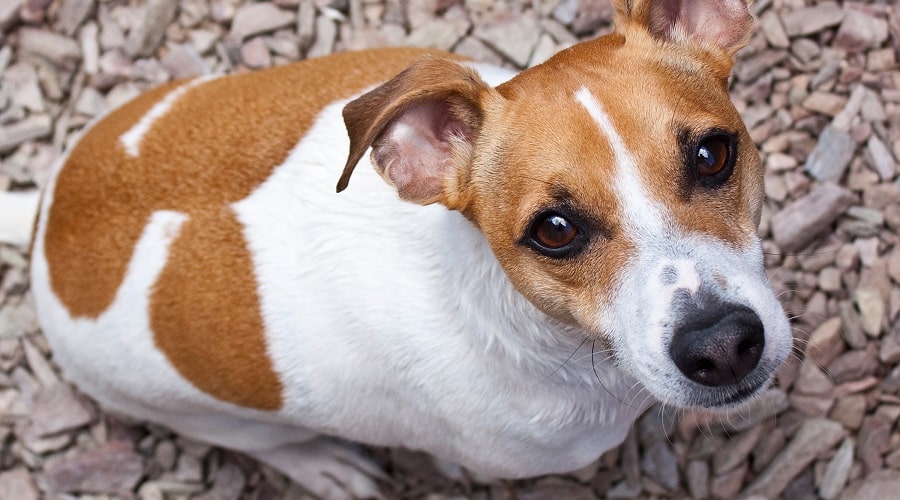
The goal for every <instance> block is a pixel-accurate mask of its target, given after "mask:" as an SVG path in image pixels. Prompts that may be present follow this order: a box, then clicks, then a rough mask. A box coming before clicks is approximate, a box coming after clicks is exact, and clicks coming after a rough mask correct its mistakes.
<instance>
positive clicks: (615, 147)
mask: <svg viewBox="0 0 900 500" xmlns="http://www.w3.org/2000/svg"><path fill="white" fill-rule="evenodd" d="M575 100H576V101H578V102H579V103H580V104H581V105H582V106H584V109H586V110H587V112H588V114H590V115H591V118H593V119H594V121H595V122H597V126H598V127H599V128H600V130H601V131H602V132H603V135H604V136H605V137H606V140H607V141H609V147H610V148H611V149H612V152H613V154H614V155H615V158H616V172H615V175H614V179H615V190H616V198H617V200H618V202H619V206H620V207H621V211H620V212H621V213H622V214H623V216H624V217H625V220H624V221H622V225H623V226H624V227H625V230H626V231H627V232H628V233H629V234H630V235H631V237H632V238H634V239H635V240H640V239H645V238H647V237H653V236H655V235H659V234H662V232H663V226H664V224H665V220H666V218H667V210H666V209H665V207H664V206H663V205H662V204H661V203H660V202H659V201H658V200H656V199H654V198H653V197H652V196H651V195H650V193H648V192H647V189H646V188H645V187H644V185H645V183H644V181H643V180H642V179H641V175H640V171H639V170H638V168H637V164H636V163H635V161H634V157H633V156H632V155H631V152H630V151H629V150H628V148H627V147H626V146H625V142H624V141H623V140H622V137H621V136H620V135H619V132H618V131H616V127H615V126H614V125H613V123H612V121H611V120H610V119H609V115H607V114H606V111H605V110H604V109H603V105H602V104H601V103H600V101H599V100H598V99H597V98H596V97H595V96H594V95H593V94H592V93H591V91H590V90H588V89H587V87H581V88H580V89H579V90H578V91H577V92H576V93H575Z"/></svg>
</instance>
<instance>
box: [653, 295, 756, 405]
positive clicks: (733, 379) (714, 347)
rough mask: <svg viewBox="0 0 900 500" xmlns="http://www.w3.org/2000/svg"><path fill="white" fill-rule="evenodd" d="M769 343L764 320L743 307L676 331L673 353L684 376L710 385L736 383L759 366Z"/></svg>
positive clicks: (674, 359)
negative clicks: (697, 325) (766, 344)
mask: <svg viewBox="0 0 900 500" xmlns="http://www.w3.org/2000/svg"><path fill="white" fill-rule="evenodd" d="M764 346H765V335H764V333H763V325H762V321H760V319H759V317H758V316H757V315H756V314H755V313H753V312H752V311H750V310H749V309H745V308H740V309H738V310H736V311H732V312H730V313H728V314H727V315H725V316H723V317H721V318H719V319H718V320H717V321H715V320H714V321H713V322H712V325H710V322H709V321H708V320H707V321H706V322H705V325H704V326H699V327H693V326H692V325H687V326H686V327H685V328H683V329H681V330H680V331H677V332H675V337H674V338H673V339H672V344H671V345H670V346H669V354H670V356H672V360H673V361H674V362H675V366H677V367H678V369H679V370H681V372H682V373H684V375H685V376H686V377H687V378H689V379H690V380H693V381H694V382H697V383H699V384H703V385H706V386H713V387H719V386H723V385H729V384H734V383H737V382H739V381H741V379H743V378H744V377H745V376H747V374H749V373H750V372H751V371H753V369H754V368H756V365H757V364H758V363H759V360H760V358H761V357H762V351H763V347H764Z"/></svg>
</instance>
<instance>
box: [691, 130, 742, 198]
mask: <svg viewBox="0 0 900 500" xmlns="http://www.w3.org/2000/svg"><path fill="white" fill-rule="evenodd" d="M733 144H734V141H733V140H732V139H731V138H730V137H729V136H727V135H719V134H717V135H712V136H708V137H706V138H704V139H703V140H701V141H700V142H699V144H697V146H696V149H695V152H694V157H693V163H694V164H693V167H694V172H695V174H696V176H697V177H696V178H697V180H698V181H699V182H700V183H701V184H702V185H704V186H707V187H715V186H718V185H720V184H722V183H724V182H725V181H726V180H727V179H728V177H729V176H730V175H731V171H732V170H733V169H734V157H733V155H732V151H733V150H734V147H733Z"/></svg>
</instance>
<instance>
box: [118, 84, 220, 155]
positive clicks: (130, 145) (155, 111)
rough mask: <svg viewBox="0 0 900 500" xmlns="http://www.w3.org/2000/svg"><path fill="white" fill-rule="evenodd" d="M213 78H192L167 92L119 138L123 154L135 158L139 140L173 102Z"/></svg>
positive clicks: (139, 150)
mask: <svg viewBox="0 0 900 500" xmlns="http://www.w3.org/2000/svg"><path fill="white" fill-rule="evenodd" d="M214 78H217V75H207V76H201V77H199V78H194V79H193V80H191V81H190V82H188V83H185V84H184V85H181V86H180V87H178V88H176V89H175V90H173V91H171V92H169V93H168V94H166V96H165V97H164V98H163V99H162V100H161V101H159V102H158V103H156V104H154V105H153V107H152V108H150V111H148V112H147V114H146V115H144V116H142V117H141V119H140V120H139V121H138V122H137V123H135V124H134V125H133V126H132V127H131V128H130V129H128V131H127V132H125V133H124V134H122V135H121V136H120V137H119V142H121V143H122V146H124V147H125V152H126V153H127V154H128V156H131V157H132V158H137V157H138V156H139V155H140V154H141V140H143V138H144V136H145V135H146V134H147V132H148V131H149V130H150V127H152V126H153V123H154V122H155V121H156V120H158V119H160V118H162V117H163V116H165V115H166V113H168V112H169V110H170V109H172V106H173V105H174V104H175V101H177V100H178V99H179V98H180V97H181V96H182V95H184V93H185V92H187V91H188V90H190V89H191V88H193V87H196V86H197V85H200V84H201V83H204V82H208V81H209V80H212V79H214Z"/></svg>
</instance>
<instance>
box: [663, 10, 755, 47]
mask: <svg viewBox="0 0 900 500" xmlns="http://www.w3.org/2000/svg"><path fill="white" fill-rule="evenodd" d="M650 26H651V28H650V29H651V31H652V32H653V33H655V34H656V35H657V36H660V37H662V38H665V39H672V38H674V36H675V30H676V29H680V30H681V31H683V32H684V33H685V34H687V35H689V36H692V37H696V38H698V39H700V40H703V41H705V42H707V43H711V44H713V45H716V46H718V47H721V48H723V49H726V50H736V49H738V48H740V46H742V45H743V44H744V43H745V42H746V41H747V39H748V38H749V37H750V34H751V31H752V29H753V17H752V16H751V15H750V13H749V11H748V8H747V2H746V1H745V0H664V1H662V2H660V3H659V4H657V6H656V7H655V8H654V9H653V14H652V19H651V22H650Z"/></svg>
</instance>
